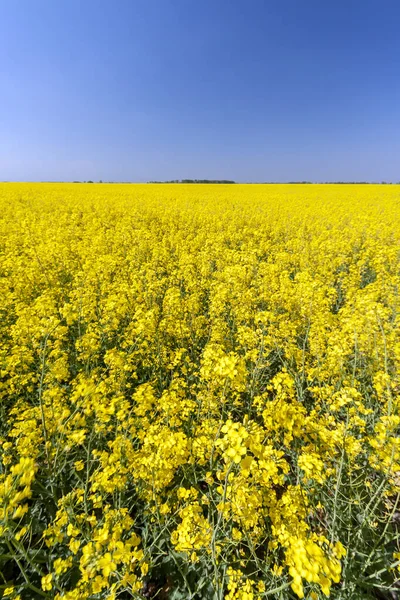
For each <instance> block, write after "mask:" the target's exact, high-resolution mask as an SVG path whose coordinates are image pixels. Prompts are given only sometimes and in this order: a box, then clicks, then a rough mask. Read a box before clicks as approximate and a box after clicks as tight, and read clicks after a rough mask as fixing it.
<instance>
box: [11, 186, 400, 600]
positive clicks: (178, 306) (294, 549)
mask: <svg viewBox="0 0 400 600" xmlns="http://www.w3.org/2000/svg"><path fill="white" fill-rule="evenodd" d="M399 242H400V187H399V186H394V185H393V186H377V185H368V186H361V185H355V186H354V185H353V186H350V185H340V186H339V185H337V186H334V185H325V186H322V185H312V186H311V185H309V186H301V185H257V186H256V185H253V186H250V185H235V186H232V185H231V186H227V185H218V186H217V185H203V186H202V185H183V184H182V185H139V184H138V185H111V184H110V185H108V184H101V185H100V184H99V185H83V184H82V185H81V184H0V293H1V298H2V301H1V305H0V595H3V597H5V598H9V599H10V600H17V599H18V600H28V599H31V598H43V597H44V598H49V599H50V598H53V599H55V600H89V599H92V598H93V599H94V598H95V599H96V600H104V599H106V598H108V599H113V598H117V597H121V598H122V597H123V598H135V599H137V600H139V599H142V600H143V598H168V597H171V598H172V597H173V598H177V599H180V598H193V600H194V599H195V598H204V600H207V599H210V600H211V599H212V598H225V600H258V599H260V600H261V598H263V597H268V596H269V597H276V598H282V599H283V598H285V599H286V598H288V599H295V598H303V597H304V598H309V599H311V598H312V599H315V598H321V597H323V596H329V595H330V596H331V597H337V598H342V599H344V598H351V597H354V598H355V597H357V598H358V597H365V598H367V597H372V596H370V595H369V594H371V593H372V592H371V590H374V592H373V593H375V592H376V593H377V594H378V593H380V591H382V594H383V593H386V592H388V590H395V589H396V586H397V585H398V581H397V576H398V568H397V567H398V565H397V560H398V558H399V556H400V536H399V533H398V526H397V523H396V519H397V515H398V511H399V507H400V377H399V372H400V369H399V367H400V295H399V289H400V254H399V247H400V246H399ZM385 565H386V566H388V568H387V569H386V568H385ZM389 567H390V568H389ZM346 594H347V595H346Z"/></svg>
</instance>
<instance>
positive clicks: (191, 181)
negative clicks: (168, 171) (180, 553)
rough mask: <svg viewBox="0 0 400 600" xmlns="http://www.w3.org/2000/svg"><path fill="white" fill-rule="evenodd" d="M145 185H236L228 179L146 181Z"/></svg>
mask: <svg viewBox="0 0 400 600" xmlns="http://www.w3.org/2000/svg"><path fill="white" fill-rule="evenodd" d="M147 183H236V182H235V181H231V180H230V179H171V180H170V181H148V182H147Z"/></svg>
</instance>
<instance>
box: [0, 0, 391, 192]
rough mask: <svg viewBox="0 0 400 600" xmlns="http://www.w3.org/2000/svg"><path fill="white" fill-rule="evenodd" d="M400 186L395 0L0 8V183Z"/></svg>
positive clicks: (51, 1) (164, 0) (89, 1)
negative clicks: (223, 181) (219, 181)
mask: <svg viewBox="0 0 400 600" xmlns="http://www.w3.org/2000/svg"><path fill="white" fill-rule="evenodd" d="M180 178H210V179H212V178H229V179H235V180H237V181H290V180H303V179H306V180H313V181H326V180H371V181H380V180H387V181H399V180H400V2H399V0H357V1H355V0H326V1H324V0H95V1H94V0H80V1H77V0H0V180H32V181H35V180H48V181H52V180H64V181H68V180H74V179H79V180H85V179H93V180H99V179H102V180H120V181H147V180H150V179H157V180H163V179H180Z"/></svg>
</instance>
